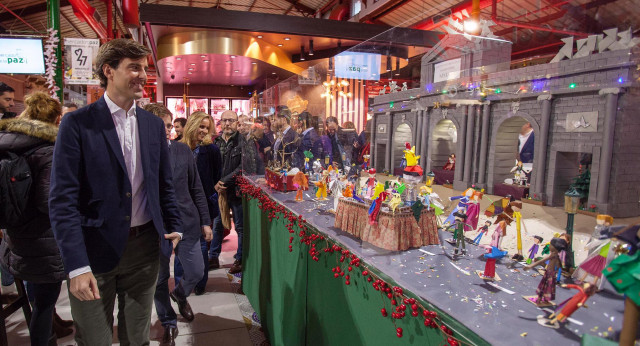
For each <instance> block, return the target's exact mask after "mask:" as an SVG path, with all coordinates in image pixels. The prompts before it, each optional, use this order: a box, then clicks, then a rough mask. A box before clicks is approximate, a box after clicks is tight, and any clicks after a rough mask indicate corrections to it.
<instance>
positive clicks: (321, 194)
mask: <svg viewBox="0 0 640 346" xmlns="http://www.w3.org/2000/svg"><path fill="white" fill-rule="evenodd" d="M328 184H329V171H327V170H324V171H322V177H321V178H320V181H316V182H315V185H316V186H317V187H318V191H316V198H317V199H318V200H320V201H325V200H326V199H327V185H328Z"/></svg>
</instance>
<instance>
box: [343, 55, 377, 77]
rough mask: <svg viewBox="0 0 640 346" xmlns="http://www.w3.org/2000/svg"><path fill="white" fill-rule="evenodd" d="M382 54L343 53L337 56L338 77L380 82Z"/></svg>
mask: <svg viewBox="0 0 640 346" xmlns="http://www.w3.org/2000/svg"><path fill="white" fill-rule="evenodd" d="M380 61H381V60H380V54H372V53H360V52H342V53H340V54H338V55H336V56H335V71H336V77H338V78H347V79H364V80H380Z"/></svg>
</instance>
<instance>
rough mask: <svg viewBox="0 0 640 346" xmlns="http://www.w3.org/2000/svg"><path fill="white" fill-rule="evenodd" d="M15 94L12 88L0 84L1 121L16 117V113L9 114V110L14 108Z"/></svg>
mask: <svg viewBox="0 0 640 346" xmlns="http://www.w3.org/2000/svg"><path fill="white" fill-rule="evenodd" d="M15 92H16V91H15V90H14V89H13V88H12V87H10V86H8V85H6V84H4V83H3V82H0V119H9V118H15V117H16V113H13V112H9V109H10V108H11V107H13V106H14V103H13V100H14V97H15Z"/></svg>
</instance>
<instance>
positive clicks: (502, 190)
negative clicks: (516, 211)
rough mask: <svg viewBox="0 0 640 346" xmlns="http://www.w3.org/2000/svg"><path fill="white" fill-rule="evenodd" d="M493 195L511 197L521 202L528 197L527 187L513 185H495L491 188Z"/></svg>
mask: <svg viewBox="0 0 640 346" xmlns="http://www.w3.org/2000/svg"><path fill="white" fill-rule="evenodd" d="M493 194H494V195H496V196H503V197H504V196H507V195H511V196H512V197H513V198H515V199H517V200H521V199H523V198H526V197H528V196H529V187H528V186H521V185H513V184H496V185H494V186H493Z"/></svg>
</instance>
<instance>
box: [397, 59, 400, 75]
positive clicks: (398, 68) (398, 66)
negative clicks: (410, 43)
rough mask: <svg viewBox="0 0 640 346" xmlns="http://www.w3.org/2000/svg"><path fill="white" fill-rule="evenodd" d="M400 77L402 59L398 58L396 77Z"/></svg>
mask: <svg viewBox="0 0 640 346" xmlns="http://www.w3.org/2000/svg"><path fill="white" fill-rule="evenodd" d="M399 75H400V58H396V76H399Z"/></svg>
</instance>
